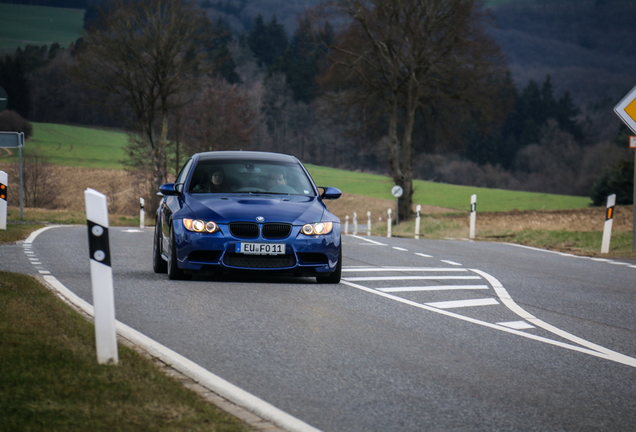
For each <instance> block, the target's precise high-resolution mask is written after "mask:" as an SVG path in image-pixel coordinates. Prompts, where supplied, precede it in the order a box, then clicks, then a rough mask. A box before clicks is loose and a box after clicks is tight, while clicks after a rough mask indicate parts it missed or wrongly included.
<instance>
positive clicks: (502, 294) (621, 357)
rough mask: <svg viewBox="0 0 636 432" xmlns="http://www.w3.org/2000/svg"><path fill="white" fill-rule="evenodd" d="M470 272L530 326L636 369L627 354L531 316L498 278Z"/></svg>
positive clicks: (632, 360)
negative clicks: (488, 284)
mask: <svg viewBox="0 0 636 432" xmlns="http://www.w3.org/2000/svg"><path fill="white" fill-rule="evenodd" d="M470 270H471V271H473V272H475V273H477V274H478V275H481V276H482V277H483V278H484V279H486V280H487V281H488V282H489V283H490V285H491V286H492V287H493V289H494V290H495V293H496V294H497V296H498V297H499V299H500V300H501V302H502V303H503V304H504V305H505V306H506V307H507V308H508V309H510V310H511V311H513V312H514V313H515V314H517V315H518V316H520V317H521V318H523V319H524V320H526V321H528V322H529V323H530V324H533V325H535V326H537V327H541V328H542V329H544V330H547V331H549V332H550V333H554V334H555V335H557V336H560V337H562V338H563V339H567V340H569V341H572V342H574V343H577V344H579V345H581V346H584V347H587V348H589V349H591V350H594V351H596V352H598V353H599V354H601V355H599V357H603V358H607V359H608V360H612V361H615V362H617V363H622V364H626V365H628V366H632V367H636V359H635V358H633V357H629V356H626V355H625V354H621V353H618V352H616V351H612V350H610V349H608V348H605V347H603V346H600V345H597V344H595V343H593V342H590V341H587V340H585V339H583V338H580V337H578V336H575V335H573V334H571V333H568V332H566V331H564V330H561V329H559V328H557V327H554V326H553V325H551V324H548V323H547V322H545V321H541V320H540V319H538V318H537V317H535V316H534V315H532V314H530V313H529V312H527V311H525V310H524V309H523V308H521V307H520V306H519V305H517V303H515V301H514V300H513V299H512V298H511V297H510V295H509V294H508V291H506V289H505V288H504V287H503V285H502V284H501V282H499V281H498V280H497V279H496V278H494V277H493V276H491V275H489V274H488V273H486V272H483V271H481V270H476V269H470Z"/></svg>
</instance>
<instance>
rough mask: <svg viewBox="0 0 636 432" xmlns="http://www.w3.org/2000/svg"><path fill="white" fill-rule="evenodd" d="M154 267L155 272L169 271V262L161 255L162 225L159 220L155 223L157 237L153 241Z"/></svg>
mask: <svg viewBox="0 0 636 432" xmlns="http://www.w3.org/2000/svg"><path fill="white" fill-rule="evenodd" d="M152 269H153V270H154V271H155V273H165V272H166V271H168V263H167V262H166V261H165V260H164V259H163V258H162V257H161V227H160V226H159V221H157V223H156V224H155V239H154V241H153V243H152Z"/></svg>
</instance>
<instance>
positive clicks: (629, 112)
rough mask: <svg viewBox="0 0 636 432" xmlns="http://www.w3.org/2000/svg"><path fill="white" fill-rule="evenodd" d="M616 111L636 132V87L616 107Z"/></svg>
mask: <svg viewBox="0 0 636 432" xmlns="http://www.w3.org/2000/svg"><path fill="white" fill-rule="evenodd" d="M614 112H615V113H616V114H617V115H618V116H619V117H620V119H621V120H623V123H625V124H626V125H627V126H628V127H629V128H630V129H631V130H632V132H634V133H636V87H634V88H633V89H631V91H630V92H629V93H627V95H625V97H624V98H623V99H621V101H620V102H619V103H618V105H616V106H615V107H614Z"/></svg>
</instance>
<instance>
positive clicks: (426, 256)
mask: <svg viewBox="0 0 636 432" xmlns="http://www.w3.org/2000/svg"><path fill="white" fill-rule="evenodd" d="M415 255H418V256H421V257H424V258H433V255H426V254H423V253H419V252H415Z"/></svg>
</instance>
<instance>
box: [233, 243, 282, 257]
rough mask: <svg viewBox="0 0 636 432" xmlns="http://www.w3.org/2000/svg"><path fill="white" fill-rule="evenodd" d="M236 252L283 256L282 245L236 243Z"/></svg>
mask: <svg viewBox="0 0 636 432" xmlns="http://www.w3.org/2000/svg"><path fill="white" fill-rule="evenodd" d="M236 252H237V253H243V254H250V255H283V254H284V253H285V244H284V243H237V244H236Z"/></svg>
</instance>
